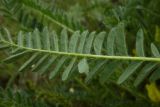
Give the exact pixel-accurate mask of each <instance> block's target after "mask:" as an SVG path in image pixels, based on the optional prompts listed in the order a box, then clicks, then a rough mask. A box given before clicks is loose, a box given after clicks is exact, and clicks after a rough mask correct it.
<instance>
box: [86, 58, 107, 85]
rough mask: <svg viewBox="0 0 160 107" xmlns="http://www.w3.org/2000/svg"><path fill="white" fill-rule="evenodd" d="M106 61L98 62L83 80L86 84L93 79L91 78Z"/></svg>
mask: <svg viewBox="0 0 160 107" xmlns="http://www.w3.org/2000/svg"><path fill="white" fill-rule="evenodd" d="M106 62H107V60H104V61H100V62H99V63H98V64H96V66H94V67H93V68H92V69H91V70H90V72H89V73H88V74H87V77H86V79H85V81H86V82H89V80H91V79H92V78H93V76H94V75H95V74H96V73H97V71H98V70H99V69H100V68H101V67H102V66H103V65H104V64H106Z"/></svg>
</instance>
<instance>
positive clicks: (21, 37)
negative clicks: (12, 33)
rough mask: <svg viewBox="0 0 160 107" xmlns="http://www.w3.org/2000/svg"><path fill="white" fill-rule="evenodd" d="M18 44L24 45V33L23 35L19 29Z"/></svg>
mask: <svg viewBox="0 0 160 107" xmlns="http://www.w3.org/2000/svg"><path fill="white" fill-rule="evenodd" d="M18 45H19V46H22V47H23V45H24V35H23V33H22V31H20V32H19V33H18Z"/></svg>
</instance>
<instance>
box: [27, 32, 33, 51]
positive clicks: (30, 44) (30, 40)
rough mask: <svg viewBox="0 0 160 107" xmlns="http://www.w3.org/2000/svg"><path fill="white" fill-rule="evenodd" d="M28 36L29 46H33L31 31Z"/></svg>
mask: <svg viewBox="0 0 160 107" xmlns="http://www.w3.org/2000/svg"><path fill="white" fill-rule="evenodd" d="M26 36H27V47H29V48H33V41H32V34H31V33H30V32H29V33H28V34H27V35H26Z"/></svg>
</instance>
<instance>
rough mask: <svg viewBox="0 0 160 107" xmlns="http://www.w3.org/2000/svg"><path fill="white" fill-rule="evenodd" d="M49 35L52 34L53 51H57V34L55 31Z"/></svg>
mask: <svg viewBox="0 0 160 107" xmlns="http://www.w3.org/2000/svg"><path fill="white" fill-rule="evenodd" d="M51 36H53V40H54V42H53V43H54V49H55V51H59V43H58V42H59V41H58V37H57V34H56V32H54V31H53V32H52V33H51Z"/></svg>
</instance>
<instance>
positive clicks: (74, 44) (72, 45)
mask: <svg viewBox="0 0 160 107" xmlns="http://www.w3.org/2000/svg"><path fill="white" fill-rule="evenodd" d="M79 36H80V34H79V31H76V32H75V33H74V34H73V35H72V37H71V39H70V42H69V52H73V53H74V52H76V50H77V45H78V39H79Z"/></svg>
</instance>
